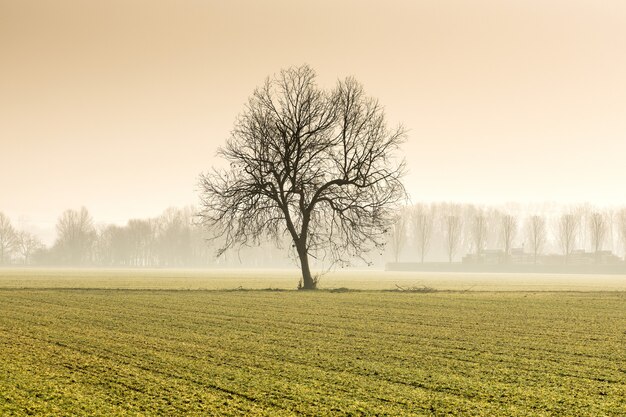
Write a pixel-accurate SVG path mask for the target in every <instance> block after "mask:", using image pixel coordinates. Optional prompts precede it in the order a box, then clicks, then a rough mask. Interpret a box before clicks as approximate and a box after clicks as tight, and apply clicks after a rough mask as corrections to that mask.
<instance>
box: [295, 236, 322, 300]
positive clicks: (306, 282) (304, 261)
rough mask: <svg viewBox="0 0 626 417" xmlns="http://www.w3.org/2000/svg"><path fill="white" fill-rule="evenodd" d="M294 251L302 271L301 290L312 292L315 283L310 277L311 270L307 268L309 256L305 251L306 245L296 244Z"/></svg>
mask: <svg viewBox="0 0 626 417" xmlns="http://www.w3.org/2000/svg"><path fill="white" fill-rule="evenodd" d="M296 249H297V251H298V257H299V258H300V268H301V270H302V289H303V290H314V289H315V288H316V285H317V283H316V282H315V281H314V280H313V276H311V268H310V267H309V254H308V252H307V250H306V244H304V243H297V244H296Z"/></svg>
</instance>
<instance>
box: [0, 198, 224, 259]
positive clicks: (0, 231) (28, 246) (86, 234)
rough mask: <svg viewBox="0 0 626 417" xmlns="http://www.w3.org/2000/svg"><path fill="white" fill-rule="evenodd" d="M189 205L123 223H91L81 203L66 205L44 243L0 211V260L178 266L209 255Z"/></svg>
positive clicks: (91, 219)
mask: <svg viewBox="0 0 626 417" xmlns="http://www.w3.org/2000/svg"><path fill="white" fill-rule="evenodd" d="M193 216H194V211H193V209H192V208H184V209H176V208H170V209H167V210H166V211H165V212H164V213H163V214H162V215H161V216H159V217H156V218H151V219H134V220H129V221H128V223H127V224H126V225H125V226H118V225H96V224H95V222H94V220H93V217H92V216H91V214H90V213H89V212H88V210H87V209H86V208H84V207H82V208H80V209H78V210H66V211H65V212H63V213H62V214H61V216H60V217H59V219H58V221H57V224H56V232H57V237H56V240H55V242H54V243H53V244H52V245H51V246H50V247H46V246H45V245H43V244H42V243H41V241H40V240H39V239H38V238H37V237H36V236H34V235H32V234H31V233H28V232H25V231H17V230H16V229H15V228H14V227H13V226H12V225H11V222H10V220H9V218H8V217H7V216H5V215H4V214H2V213H0V264H1V265H7V264H13V265H71V266H89V265H98V266H127V267H181V266H203V265H207V264H209V263H210V262H213V261H214V258H213V256H212V254H211V253H210V248H209V247H207V245H206V243H205V241H204V237H203V232H202V229H201V228H200V227H198V226H196V225H195V224H194V222H193Z"/></svg>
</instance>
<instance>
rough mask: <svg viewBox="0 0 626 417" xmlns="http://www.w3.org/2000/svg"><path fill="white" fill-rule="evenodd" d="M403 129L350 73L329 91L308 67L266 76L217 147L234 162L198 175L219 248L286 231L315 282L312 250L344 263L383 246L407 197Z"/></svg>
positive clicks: (305, 279) (309, 284)
mask: <svg viewBox="0 0 626 417" xmlns="http://www.w3.org/2000/svg"><path fill="white" fill-rule="evenodd" d="M404 137H405V132H404V129H403V128H402V127H398V128H396V129H393V130H390V129H389V128H388V127H387V125H386V122H385V114H384V111H383V108H382V106H381V105H380V104H379V103H378V101H376V100H374V99H372V98H369V97H367V96H366V95H365V93H364V91H363V88H362V86H361V85H360V84H359V83H358V82H357V81H355V80H354V79H352V78H348V79H346V80H345V81H340V82H338V84H337V86H336V88H335V89H334V90H333V91H330V92H327V91H324V90H321V89H320V88H318V87H317V85H316V83H315V73H314V72H313V70H312V69H311V68H309V67H308V66H302V67H298V68H290V69H287V70H283V71H281V72H280V74H278V75H277V76H275V77H273V78H268V79H267V80H266V82H265V84H264V85H263V86H262V87H261V88H258V89H256V90H255V91H254V93H253V95H252V97H251V98H250V100H249V101H248V104H247V106H246V108H245V110H244V112H243V114H242V115H241V116H240V117H239V118H238V120H237V121H236V123H235V128H234V131H233V133H232V135H231V137H230V139H229V140H228V141H227V143H226V146H225V147H224V148H221V149H220V150H219V152H218V154H219V155H221V156H222V157H223V158H225V159H226V160H227V161H228V162H229V163H230V169H228V170H222V171H217V170H214V171H213V172H212V173H210V174H204V175H201V177H200V189H201V205H202V206H201V211H200V213H199V216H200V219H201V221H202V223H203V224H204V226H205V227H207V228H208V229H209V230H210V231H211V232H212V233H213V235H214V237H222V238H223V239H224V240H223V242H224V244H223V245H222V246H221V248H220V249H219V250H218V255H219V254H221V253H223V252H224V251H225V250H227V249H229V248H232V247H234V246H237V245H248V244H257V243H258V242H259V239H260V238H261V237H264V236H266V235H269V236H270V237H271V238H272V240H274V241H279V240H280V238H281V236H282V235H283V234H285V233H286V234H288V235H289V236H291V239H292V241H293V246H294V248H295V251H296V252H297V255H298V258H299V261H300V267H301V270H302V287H303V288H305V289H313V288H315V287H316V280H314V279H313V276H312V275H311V269H310V266H309V256H313V257H317V258H321V259H328V260H330V261H331V262H333V263H335V262H338V263H341V264H347V263H349V262H350V260H351V259H353V258H355V257H356V258H361V259H364V256H365V254H367V252H368V251H370V250H371V249H373V248H380V249H382V246H383V245H384V239H385V233H386V232H387V231H388V230H389V228H390V227H391V225H392V222H393V214H394V211H395V209H396V208H397V207H398V206H399V205H400V204H401V203H402V202H403V201H404V200H405V198H406V195H405V191H404V187H403V185H402V183H401V181H400V179H401V177H402V176H403V174H404V162H403V161H399V160H397V159H396V156H395V154H396V151H397V150H398V148H399V145H400V144H401V143H402V142H403V140H404Z"/></svg>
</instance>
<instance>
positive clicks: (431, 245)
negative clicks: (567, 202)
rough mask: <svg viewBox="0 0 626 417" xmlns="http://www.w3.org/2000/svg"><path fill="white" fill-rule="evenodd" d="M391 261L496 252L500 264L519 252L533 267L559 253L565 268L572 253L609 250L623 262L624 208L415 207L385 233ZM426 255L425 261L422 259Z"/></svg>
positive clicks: (625, 241)
mask: <svg viewBox="0 0 626 417" xmlns="http://www.w3.org/2000/svg"><path fill="white" fill-rule="evenodd" d="M388 247H389V249H390V252H391V257H392V259H393V260H394V261H395V262H398V261H399V260H400V258H401V256H403V257H404V259H407V258H408V259H410V260H417V261H420V262H424V260H425V259H426V258H427V257H428V258H429V259H430V260H443V259H446V260H447V261H448V262H453V261H455V260H458V258H459V256H463V255H464V254H474V255H478V256H480V255H481V253H482V252H483V251H484V250H485V249H488V248H490V249H499V250H501V251H502V253H503V254H504V256H505V258H508V257H510V256H511V252H512V249H513V248H515V247H517V248H522V249H523V251H524V253H528V254H531V255H532V257H533V259H534V262H535V263H536V262H537V259H538V257H540V256H541V255H543V254H546V253H549V252H550V253H559V254H561V255H562V256H563V257H564V260H565V262H566V263H567V262H568V260H569V258H570V256H571V255H572V253H573V252H574V251H575V250H583V251H588V252H592V253H600V252H601V251H603V250H610V251H613V252H616V253H618V254H620V255H623V256H624V257H626V253H625V252H626V208H621V209H598V208H594V207H592V206H590V205H579V206H572V207H550V208H548V209H544V210H537V209H536V208H535V209H532V208H531V209H528V208H524V207H521V206H513V207H508V208H506V207H505V208H496V207H481V206H474V205H469V204H452V203H438V204H437V203H433V204H424V203H419V204H415V205H412V206H408V207H405V208H404V209H403V210H402V211H401V212H400V213H398V215H397V217H396V221H395V223H394V225H393V227H392V228H391V230H390V233H389V238H388ZM428 255H430V256H428Z"/></svg>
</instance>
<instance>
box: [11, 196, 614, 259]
mask: <svg viewBox="0 0 626 417" xmlns="http://www.w3.org/2000/svg"><path fill="white" fill-rule="evenodd" d="M208 235H209V233H208V231H207V230H206V229H204V228H203V227H202V226H201V225H200V224H198V223H197V221H196V210H195V209H194V208H193V207H185V208H169V209H167V210H165V211H164V212H163V213H162V214H161V215H160V216H158V217H155V218H147V219H131V220H129V221H128V222H127V224H126V225H123V226H119V225H114V224H108V225H99V224H96V223H95V222H94V219H93V217H92V216H91V214H90V213H89V211H88V210H87V209H86V208H84V207H83V208H80V209H77V210H66V211H64V212H63V213H62V214H61V215H60V216H59V218H58V220H57V224H56V239H55V241H54V242H53V243H52V244H51V245H48V246H46V245H44V244H43V243H42V241H41V240H40V239H39V238H38V237H37V236H35V235H34V234H32V233H30V232H28V231H24V230H18V229H16V228H15V227H14V226H13V225H12V224H11V221H10V219H9V218H8V217H7V216H6V215H4V214H3V213H2V212H0V265H4V266H7V265H13V266H19V265H41V266H102V267H138V268H139V267H168V268H177V267H199V268H200V267H240V266H248V267H285V266H296V265H297V254H296V253H295V251H294V248H293V245H292V243H291V242H290V240H289V236H287V235H284V236H283V238H282V243H281V241H280V240H281V239H279V242H278V243H279V245H278V247H276V246H275V243H276V237H275V236H274V237H269V236H268V237H267V238H266V239H264V238H261V239H260V241H261V242H265V243H261V245H253V246H250V247H244V248H242V249H240V250H232V251H226V252H223V253H222V252H218V249H219V248H220V247H221V246H223V242H220V241H215V240H207V238H206V237H207V236H208ZM386 242H387V244H386V250H385V251H382V252H380V253H377V254H375V255H374V258H373V259H372V262H373V264H374V265H379V266H380V265H382V264H383V263H384V262H387V261H394V262H401V261H411V262H432V261H437V262H443V261H445V262H458V261H460V260H461V258H462V257H463V256H466V255H468V254H470V255H480V254H481V253H483V252H484V251H486V250H494V249H498V250H500V251H501V252H502V254H503V255H504V256H505V257H509V256H511V254H512V252H513V251H514V250H515V249H516V248H517V249H518V250H519V249H520V248H521V249H523V251H524V252H525V253H527V254H529V255H530V256H531V257H532V258H534V260H535V261H537V259H538V258H539V257H541V256H544V255H547V254H559V255H560V256H561V257H562V258H563V259H564V260H565V262H566V263H567V262H568V261H569V258H570V257H571V256H572V254H573V253H574V252H575V251H581V250H584V251H587V252H590V253H600V252H602V251H611V252H613V253H614V254H616V255H618V256H620V257H622V259H624V258H625V257H626V207H624V208H616V209H610V208H596V207H593V206H591V205H589V204H581V205H576V206H562V205H556V204H543V205H536V206H526V205H520V204H509V205H507V206H501V207H495V206H477V205H471V204H457V203H417V204H414V205H409V206H405V207H404V208H403V209H401V210H400V211H399V212H397V213H396V221H395V222H394V223H393V225H392V227H391V228H390V229H389V230H387V239H386ZM217 253H219V256H217ZM355 264H356V263H355ZM322 266H324V265H323V264H321V263H317V264H314V267H316V268H319V267H322Z"/></svg>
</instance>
